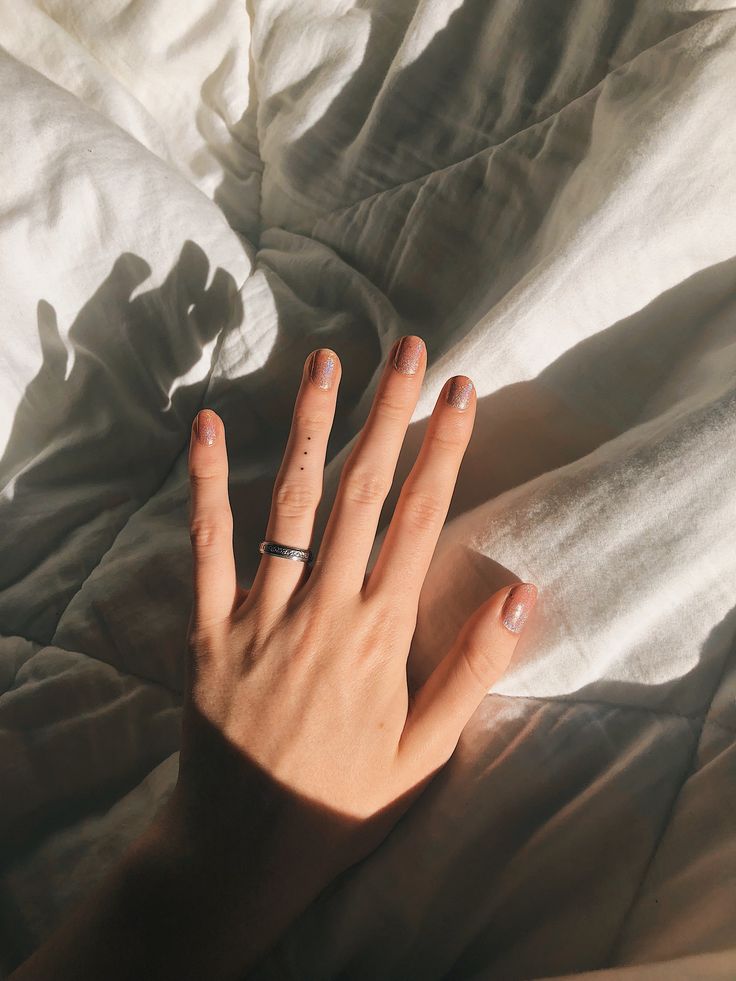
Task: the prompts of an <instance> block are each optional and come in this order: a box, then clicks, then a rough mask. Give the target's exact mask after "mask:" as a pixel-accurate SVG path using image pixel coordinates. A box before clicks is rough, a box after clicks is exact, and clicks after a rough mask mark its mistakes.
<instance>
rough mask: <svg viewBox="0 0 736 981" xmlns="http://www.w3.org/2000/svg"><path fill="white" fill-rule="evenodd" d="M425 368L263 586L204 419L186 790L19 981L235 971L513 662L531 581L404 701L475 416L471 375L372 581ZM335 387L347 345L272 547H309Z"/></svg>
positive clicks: (318, 368) (368, 431)
mask: <svg viewBox="0 0 736 981" xmlns="http://www.w3.org/2000/svg"><path fill="white" fill-rule="evenodd" d="M425 365H426V353H425V347H424V344H423V342H422V341H421V339H420V338H418V337H405V338H403V339H402V340H401V341H400V342H399V343H398V344H397V345H395V347H394V349H393V350H392V351H391V355H390V357H389V360H388V364H387V365H386V367H385V370H384V372H383V376H382V378H381V380H380V383H379V386H378V391H377V393H376V396H375V399H374V402H373V405H372V408H371V411H370V414H369V416H368V420H367V422H366V424H365V426H364V428H363V430H362V432H361V433H360V436H359V438H358V440H357V442H356V445H355V447H354V449H353V451H352V452H351V454H350V456H349V458H348V460H347V461H346V463H345V466H344V469H343V472H342V475H341V480H340V485H339V488H338V491H337V495H336V499H335V502H334V505H333V508H332V512H331V515H330V518H329V521H328V523H327V527H326V529H325V533H324V536H323V539H322V543H321V546H320V548H319V552H318V554H317V557H316V560H315V562H314V565H313V567H312V569H311V572H310V570H309V568H308V567H307V566H306V565H304V564H302V563H300V562H295V561H290V560H288V559H284V558H280V557H276V556H272V555H264V556H263V557H262V559H261V561H260V564H259V567H258V571H257V574H256V576H255V579H254V581H253V585H252V588H251V589H250V591H248V592H245V591H243V590H242V589H240V588H239V587H238V584H237V581H236V574H235V561H234V557H233V546H232V515H231V512H230V506H229V501H228V463H227V452H226V447H225V432H224V427H223V424H222V421H221V420H220V419H219V417H218V416H217V415H216V414H215V413H214V412H212V411H211V410H209V409H204V410H202V411H201V412H200V413H199V415H198V417H197V419H196V420H195V423H194V426H193V430H192V439H191V445H190V454H189V465H190V476H191V491H192V509H191V538H192V547H193V557H194V604H193V610H192V618H191V624H190V644H189V654H190V665H189V667H190V672H189V685H188V692H187V696H186V700H185V706H184V716H183V738H182V749H181V760H180V770H179V780H178V783H177V787H176V790H175V792H174V795H173V797H172V799H171V800H170V802H169V804H168V805H167V807H166V808H165V809H164V810H163V811H162V813H161V814H160V815H159V817H158V818H157V820H156V821H155V822H154V824H153V825H152V827H151V829H150V830H149V832H148V833H147V834H146V835H145V836H144V837H143V838H142V839H140V840H139V841H138V842H137V843H136V845H135V846H134V848H133V849H132V851H131V853H130V854H129V856H128V857H127V859H126V860H125V861H124V862H123V863H122V864H121V867H120V869H119V870H118V873H117V875H116V876H113V878H112V879H111V881H110V883H109V884H108V886H107V891H106V892H103V894H102V895H101V896H100V897H98V898H97V899H96V900H95V902H94V903H93V905H92V907H91V908H90V909H88V911H87V912H86V913H83V914H81V915H80V916H79V917H78V919H77V921H76V926H74V925H72V926H71V927H68V928H67V930H66V931H65V932H63V931H62V934H61V935H60V937H59V938H57V941H56V943H55V944H54V943H52V944H50V945H48V947H47V949H46V951H45V954H44V953H43V952H42V954H41V956H39V957H38V958H37V959H36V960H33V959H32V961H31V962H29V968H28V971H29V973H28V974H21V975H19V977H24V978H26V977H27V978H36V977H42V976H45V975H44V974H43V970H44V968H45V966H46V965H48V964H51V963H53V964H54V965H55V966H56V970H57V974H56V976H58V977H67V976H68V977H81V976H87V975H86V974H85V973H84V971H86V970H89V976H105V977H108V978H113V977H115V978H118V977H120V978H123V977H129V976H138V975H136V971H137V970H138V968H139V965H145V973H146V976H147V977H150V978H153V977H159V976H161V977H171V976H177V977H204V976H207V977H209V978H213V979H214V978H219V977H221V978H229V977H233V978H235V977H237V976H238V975H239V974H242V972H243V971H244V970H245V969H246V968H247V967H248V966H250V965H252V963H253V962H254V961H255V960H256V959H257V957H258V956H260V955H261V954H262V953H264V952H265V951H266V950H267V949H268V948H269V947H270V946H271V945H272V944H273V942H274V941H275V940H276V938H277V937H278V936H279V934H280V933H281V932H282V931H283V930H284V929H285V927H286V926H287V925H288V924H289V922H290V921H291V920H292V919H293V918H294V917H295V916H296V915H298V913H299V912H300V911H301V910H303V909H304V908H305V907H306V905H307V904H308V903H309V902H310V901H311V900H312V899H314V898H315V896H316V895H317V894H318V893H319V892H320V891H321V890H322V889H323V888H324V887H325V886H326V885H327V884H328V883H329V882H330V881H332V880H333V879H334V878H335V877H336V876H337V875H338V874H339V873H340V872H342V871H343V870H344V869H345V868H347V867H348V866H349V865H350V864H352V863H354V862H355V861H357V860H359V859H360V858H362V857H363V856H365V855H366V854H367V853H368V852H369V851H370V850H371V849H373V848H375V846H376V845H377V844H378V843H379V842H380V841H381V839H382V838H383V837H384V836H385V835H386V833H387V832H388V831H389V830H390V828H391V826H392V825H393V824H394V823H395V821H396V820H397V819H398V817H399V816H400V814H401V813H402V812H403V811H404V810H405V809H406V807H408V805H409V804H410V802H411V801H412V800H413V799H414V797H416V795H417V794H418V793H419V792H420V791H421V789H422V788H423V787H424V786H425V785H426V783H427V781H428V780H429V779H430V778H431V776H432V775H433V774H434V773H435V772H436V771H437V770H438V769H439V768H440V767H441V766H442V765H443V764H444V763H445V762H446V761H447V760H448V759H449V757H450V756H451V754H452V752H453V750H454V749H455V746H456V744H457V741H458V739H459V737H460V734H461V732H462V730H463V728H464V726H465V724H466V723H467V721H468V720H469V718H470V716H471V715H472V714H473V712H474V710H475V709H476V707H477V706H478V704H479V702H480V701H481V700H482V698H483V697H484V695H485V694H486V692H487V690H488V688H489V687H490V686H491V685H492V684H493V683H494V682H495V681H496V680H497V678H498V677H499V676H500V675H501V674H502V672H503V671H504V669H505V668H506V666H507V664H508V662H509V660H510V658H511V656H512V654H513V651H514V648H515V646H516V642H517V640H518V637H519V632H520V631H521V629H522V627H523V625H524V622H525V620H526V618H527V615H528V613H529V611H530V610H531V608H532V606H533V604H534V601H535V598H536V589H535V587H534V586H533V585H531V584H528V583H517V584H515V585H512V586H509V587H506V588H504V589H502V590H500V591H499V592H497V593H496V594H494V595H493V596H491V597H490V598H489V599H488V600H487V601H486V602H485V603H484V604H483V605H482V606H481V607H480V608H479V609H478V610H476V612H475V613H474V614H473V615H472V616H471V617H470V619H469V620H468V621H467V623H466V624H465V625H464V627H463V628H462V630H461V631H460V634H459V636H458V637H457V639H456V641H455V643H454V645H453V647H452V649H451V650H450V651H448V653H447V655H446V656H445V657H444V659H443V660H442V661H441V662H440V664H439V665H438V667H437V668H436V669H435V670H434V672H433V673H432V674H431V675H430V677H429V678H428V680H427V681H426V682H425V683H424V684H423V685H422V687H421V688H420V689H419V690H418V691H415V692H411V693H410V692H409V690H408V687H407V674H406V660H407V655H408V652H409V647H410V644H411V640H412V635H413V632H414V628H415V625H416V618H417V606H418V601H419V594H420V590H421V588H422V583H423V581H424V578H425V575H426V572H427V569H428V567H429V563H430V560H431V558H432V554H433V552H434V549H435V545H436V543H437V538H438V536H439V533H440V531H441V529H442V525H443V523H444V520H445V517H446V514H447V509H448V507H449V504H450V499H451V497H452V493H453V488H454V485H455V481H456V478H457V473H458V468H459V466H460V462H461V460H462V457H463V454H464V452H465V448H466V446H467V444H468V440H469V439H470V434H471V430H472V427H473V418H474V414H475V392H474V389H473V385H472V382H471V381H470V379H469V378H466V377H464V376H458V377H455V378H452V379H450V380H449V381H448V382H447V383H446V384H445V386H444V387H443V389H442V392H441V393H440V397H439V399H438V401H437V404H436V407H435V409H434V412H433V414H432V417H431V419H430V421H429V425H428V428H427V432H426V437H425V439H424V442H423V444H422V447H421V450H420V452H419V455H418V458H417V460H416V462H415V464H414V467H413V469H412V470H411V473H410V474H409V476H408V478H407V480H406V482H405V484H404V486H403V488H402V490H401V494H400V496H399V499H398V502H397V506H396V509H395V512H394V515H393V517H392V520H391V522H390V525H389V527H388V530H387V532H386V535H385V538H384V541H383V544H382V547H381V550H380V553H379V555H378V558H377V560H376V562H375V565H374V567H373V569H372V571H371V573H370V575H368V576H366V565H367V562H368V559H369V555H370V553H371V550H372V546H373V543H374V538H375V534H376V529H377V526H378V521H379V516H380V513H381V508H382V505H383V502H384V499H385V497H386V495H387V493H388V490H389V487H390V485H391V481H392V478H393V474H394V469H395V466H396V461H397V457H398V454H399V450H400V448H401V445H402V442H403V439H404V435H405V432H406V429H407V426H408V424H409V420H410V418H411V416H412V413H413V410H414V408H415V405H416V401H417V397H418V394H419V389H420V386H421V383H422V378H423V375H424V370H425ZM339 379H340V364H339V361H338V358H337V356H336V355H335V354H334V353H333V352H331V351H328V350H319V351H316V352H314V353H313V354H312V355H311V356H310V357H309V358H308V359H307V362H306V364H305V367H304V371H303V376H302V382H301V387H300V389H299V393H298V396H297V399H296V406H295V409H294V417H293V422H292V428H291V433H290V435H289V439H288V443H287V447H286V451H285V455H284V459H283V463H282V465H281V469H280V470H279V474H278V477H277V479H276V485H275V488H274V494H273V501H272V510H271V515H270V519H269V522H268V528H267V531H266V538H267V539H269V540H272V541H276V542H279V543H281V544H285V545H290V546H297V547H301V548H306V547H307V546H308V545H309V543H310V541H311V538H312V533H313V524H314V517H315V511H316V508H317V505H318V502H319V499H320V494H321V488H322V473H323V469H324V460H325V451H326V446H327V439H328V435H329V432H330V428H331V425H332V421H333V417H334V412H335V400H336V395H337V388H338V383H339ZM131 924H133V925H134V926H132V925H131ZM90 935H92V937H93V938H94V939H93V940H90ZM131 936H134V937H135V943H131ZM85 940H86V945H85V942H84V941H85ZM44 957H45V958H46V959H45V960H44ZM61 963H64V964H67V965H69V973H68V974H65V973H64V972H63V971H61V970H59V965H60V964H61ZM80 965H81V966H80Z"/></svg>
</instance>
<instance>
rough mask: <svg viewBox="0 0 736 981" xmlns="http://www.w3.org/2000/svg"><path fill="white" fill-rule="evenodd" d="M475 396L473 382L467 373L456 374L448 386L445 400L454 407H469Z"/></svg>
mask: <svg viewBox="0 0 736 981" xmlns="http://www.w3.org/2000/svg"><path fill="white" fill-rule="evenodd" d="M472 397H473V383H472V381H471V380H470V379H469V378H468V376H467V375H455V377H454V378H451V379H450V384H449V385H448V386H447V392H446V394H445V400H446V402H447V403H448V405H451V406H452V407H453V408H454V409H460V410H462V409H467V407H468V406H469V405H470V400H471V399H472Z"/></svg>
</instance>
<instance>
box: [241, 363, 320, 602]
mask: <svg viewBox="0 0 736 981" xmlns="http://www.w3.org/2000/svg"><path fill="white" fill-rule="evenodd" d="M339 381H340V361H339V359H338V357H337V355H336V354H335V352H334V351H330V350H329V349H328V348H320V349H319V350H318V351H313V352H312V353H311V354H310V355H309V357H308V358H307V360H306V362H305V364H304V370H303V372H302V382H301V386H300V388H299V393H298V395H297V398H296V402H295V405H294V414H293V417H292V422H291V431H290V433H289V439H288V441H287V444H286V449H285V451H284V458H283V460H282V462H281V467H280V468H279V472H278V474H277V476H276V481H275V484H274V489H273V496H272V499H271V514H270V517H269V520H268V526H267V528H266V540H267V541H273V542H277V543H278V544H280V545H287V546H291V547H295V548H303V549H308V548H309V545H310V542H311V538H312V532H313V528H314V515H315V511H316V509H317V505H318V504H319V500H320V497H321V496H322V479H323V473H324V466H325V454H326V452H327V440H328V438H329V435H330V430H331V428H332V421H333V419H334V416H335V402H336V399H337V387H338V384H339ZM304 569H305V566H304V563H302V562H298V561H294V560H292V559H286V558H282V557H281V556H276V555H268V554H264V555H263V556H262V557H261V561H260V563H259V565H258V571H257V573H256V576H255V579H254V580H253V586H252V588H251V591H250V595H251V596H253V597H257V596H259V595H260V596H263V597H264V598H266V600H267V602H274V603H277V604H282V603H285V602H286V601H287V600H288V599H289V597H290V596H291V595H292V594H293V592H294V590H295V589H296V587H297V586H298V585H299V583H300V582H301V580H302V577H303V574H304Z"/></svg>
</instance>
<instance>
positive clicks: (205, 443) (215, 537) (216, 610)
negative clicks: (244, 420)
mask: <svg viewBox="0 0 736 981" xmlns="http://www.w3.org/2000/svg"><path fill="white" fill-rule="evenodd" d="M227 478H228V463H227V449H226V446H225V427H224V426H223V424H222V420H221V419H220V417H219V416H218V415H217V414H216V413H214V412H213V411H212V410H211V409H202V411H201V412H200V413H199V414H198V415H197V417H196V419H195V420H194V425H193V426H192V438H191V443H190V446H189V480H190V487H191V517H190V537H191V541H192V558H193V560H194V609H193V611H192V614H193V623H194V626H195V628H196V629H201V628H203V627H210V626H213V625H214V624H217V623H221V622H223V621H224V620H226V619H227V617H229V616H230V614H231V613H232V611H233V608H234V607H235V606H236V604H237V601H238V584H237V579H236V573H235V557H234V554H233V517H232V512H231V510H230V501H229V498H228V490H227Z"/></svg>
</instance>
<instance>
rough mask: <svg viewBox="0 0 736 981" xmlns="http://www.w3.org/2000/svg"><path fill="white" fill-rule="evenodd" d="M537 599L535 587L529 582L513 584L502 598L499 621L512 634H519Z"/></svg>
mask: <svg viewBox="0 0 736 981" xmlns="http://www.w3.org/2000/svg"><path fill="white" fill-rule="evenodd" d="M536 600H537V587H536V586H535V585H534V583H531V582H520V583H517V584H516V585H515V586H513V587H512V588H511V590H510V592H509V594H508V596H507V597H506V599H505V600H504V603H503V608H502V609H501V621H502V623H503V625H504V627H506V629H507V630H510V631H511V633H512V634H520V633H521V631H522V628H523V626H524V624H525V623H526V620H527V617H528V616H529V614H530V613H531V611H532V607H533V606H534V604H535V603H536Z"/></svg>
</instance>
